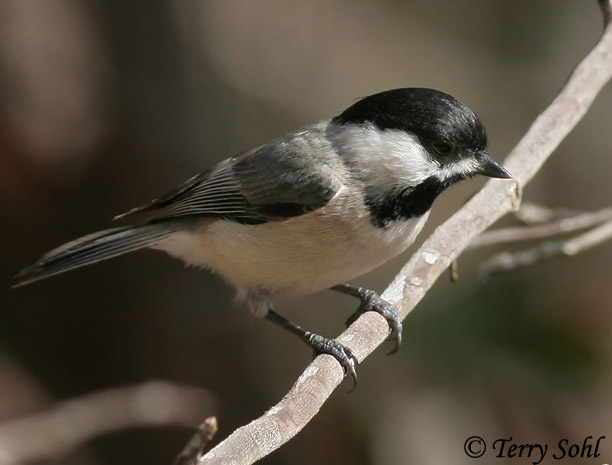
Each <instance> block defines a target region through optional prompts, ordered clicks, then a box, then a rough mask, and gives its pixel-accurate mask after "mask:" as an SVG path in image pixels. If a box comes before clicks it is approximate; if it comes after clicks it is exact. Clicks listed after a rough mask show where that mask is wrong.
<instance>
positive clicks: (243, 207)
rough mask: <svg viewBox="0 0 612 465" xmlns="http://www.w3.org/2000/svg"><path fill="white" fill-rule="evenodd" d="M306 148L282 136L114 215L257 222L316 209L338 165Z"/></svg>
mask: <svg viewBox="0 0 612 465" xmlns="http://www.w3.org/2000/svg"><path fill="white" fill-rule="evenodd" d="M302 144H303V141H302ZM305 148H309V147H301V146H298V145H297V144H296V143H295V142H292V141H290V140H286V141H285V140H281V141H279V142H278V143H275V144H269V145H266V146H263V147H260V148H258V149H254V150H252V151H249V152H245V153H242V154H239V155H237V156H235V157H233V158H229V159H227V160H224V161H223V162H221V163H219V164H218V165H217V166H215V167H214V168H213V169H211V170H210V171H207V172H204V173H200V174H198V175H196V176H194V177H193V178H191V179H189V180H188V181H187V182H185V183H184V184H183V185H182V186H180V187H178V188H177V189H175V190H174V191H171V192H169V193H168V194H166V195H164V196H162V197H160V198H158V199H155V200H153V201H152V202H150V203H149V204H147V205H144V206H142V207H138V208H135V209H133V210H130V211H129V212H127V213H124V214H123V215H119V216H118V217H117V219H118V218H124V217H126V216H131V215H133V214H136V213H146V214H147V216H148V218H150V219H157V218H174V217H186V216H204V217H221V218H226V219H231V220H235V221H237V222H240V223H246V224H259V223H265V222H268V221H279V220H283V219H287V218H291V217H294V216H299V215H302V214H304V213H307V212H310V211H313V210H316V209H318V208H321V207H323V206H324V205H326V204H327V203H328V202H329V201H330V200H331V199H332V198H333V197H334V195H336V193H337V192H338V190H339V189H340V188H341V187H342V185H343V181H342V176H341V170H340V169H339V168H340V167H339V166H332V163H330V162H329V160H326V159H322V158H321V156H320V155H319V153H318V151H317V150H315V149H316V147H315V148H312V147H310V148H311V150H309V151H304V149H305ZM313 167H316V168H314V169H313Z"/></svg>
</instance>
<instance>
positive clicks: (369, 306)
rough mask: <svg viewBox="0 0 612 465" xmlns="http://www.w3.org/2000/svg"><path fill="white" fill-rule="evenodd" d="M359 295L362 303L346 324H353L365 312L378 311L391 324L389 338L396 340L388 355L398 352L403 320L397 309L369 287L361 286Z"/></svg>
mask: <svg viewBox="0 0 612 465" xmlns="http://www.w3.org/2000/svg"><path fill="white" fill-rule="evenodd" d="M359 297H360V298H361V305H360V306H359V308H358V309H357V311H356V312H355V313H353V314H352V315H351V316H350V317H349V318H348V320H346V326H350V325H351V324H353V323H354V322H355V321H356V320H357V318H359V317H360V316H361V315H363V314H364V313H365V312H376V313H378V314H380V315H382V317H383V318H384V319H385V320H387V323H388V324H389V330H390V333H389V337H388V338H387V339H388V340H389V341H394V342H395V344H394V346H393V348H392V349H391V351H390V352H389V353H388V354H387V355H392V354H394V353H396V352H397V351H398V350H399V348H400V345H401V344H402V322H401V320H400V318H399V315H398V314H397V310H395V307H394V306H393V305H391V304H390V303H389V302H387V301H386V300H385V299H383V298H382V297H380V296H379V295H378V294H377V293H376V292H374V291H371V290H369V289H361V288H360V293H359Z"/></svg>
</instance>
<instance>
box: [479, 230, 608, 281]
mask: <svg viewBox="0 0 612 465" xmlns="http://www.w3.org/2000/svg"><path fill="white" fill-rule="evenodd" d="M610 239H612V220H608V221H606V222H605V223H603V224H600V225H599V226H597V227H596V228H593V229H590V230H588V231H586V232H584V233H582V234H580V235H578V236H575V237H571V238H569V239H563V240H555V241H553V240H547V241H543V242H541V243H540V244H538V245H536V246H535V247H531V248H529V249H524V250H519V251H517V252H502V253H499V254H496V255H493V256H492V257H491V258H489V259H488V260H487V261H485V262H484V263H483V264H482V265H481V266H480V271H479V274H480V279H481V280H482V281H486V280H488V279H489V278H490V277H491V276H493V275H496V274H500V273H505V272H508V271H512V270H516V269H517V268H521V267H525V266H530V265H534V264H536V263H538V262H540V261H543V260H546V259H549V258H554V257H560V256H563V255H565V256H568V257H570V256H573V255H576V254H579V253H581V252H584V251H585V250H588V249H590V248H591V247H595V246H597V245H600V244H602V243H604V242H606V241H608V240H610Z"/></svg>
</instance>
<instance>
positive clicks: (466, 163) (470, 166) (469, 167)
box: [437, 157, 478, 180]
mask: <svg viewBox="0 0 612 465" xmlns="http://www.w3.org/2000/svg"><path fill="white" fill-rule="evenodd" d="M477 170H478V163H477V161H476V160H475V159H474V158H472V157H469V158H462V159H460V160H457V161H453V162H452V163H450V164H446V165H441V166H440V167H439V168H438V170H437V171H438V174H437V176H438V177H439V178H440V179H442V180H446V179H450V178H452V177H455V176H461V177H463V178H469V177H471V176H473V175H474V173H475V172H477Z"/></svg>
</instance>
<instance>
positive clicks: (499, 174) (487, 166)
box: [476, 150, 512, 179]
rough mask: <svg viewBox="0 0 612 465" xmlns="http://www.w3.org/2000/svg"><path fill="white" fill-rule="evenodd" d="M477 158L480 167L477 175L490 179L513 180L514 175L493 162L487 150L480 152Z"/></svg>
mask: <svg viewBox="0 0 612 465" xmlns="http://www.w3.org/2000/svg"><path fill="white" fill-rule="evenodd" d="M476 158H477V160H478V165H479V167H478V171H477V174H482V175H483V176H488V177H490V178H500V179H512V175H511V174H510V173H509V172H508V171H507V170H506V168H504V167H503V166H502V165H500V164H499V163H497V162H496V161H495V160H493V159H492V158H491V156H490V155H489V154H488V153H487V152H486V151H485V150H483V151H481V152H479V153H478V155H477V156H476Z"/></svg>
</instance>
